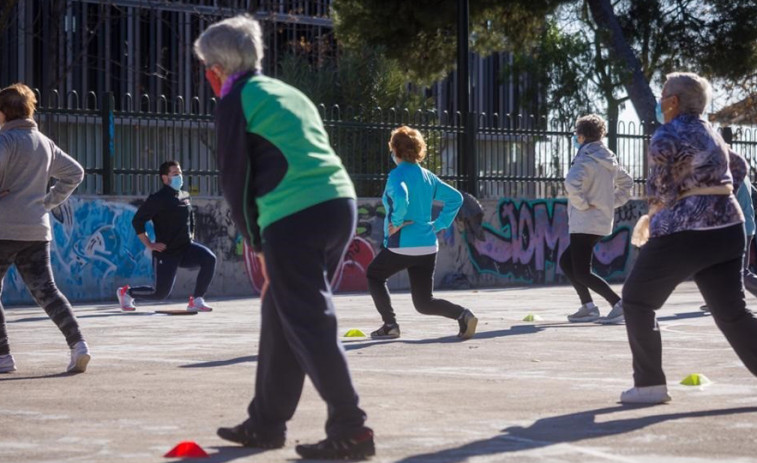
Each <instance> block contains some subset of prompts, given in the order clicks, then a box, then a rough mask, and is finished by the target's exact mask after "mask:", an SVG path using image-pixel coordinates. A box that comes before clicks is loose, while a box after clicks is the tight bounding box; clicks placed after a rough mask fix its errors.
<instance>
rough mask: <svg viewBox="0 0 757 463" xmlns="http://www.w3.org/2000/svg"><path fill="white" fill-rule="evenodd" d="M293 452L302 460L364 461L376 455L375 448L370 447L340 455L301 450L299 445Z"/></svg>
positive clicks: (332, 452)
mask: <svg viewBox="0 0 757 463" xmlns="http://www.w3.org/2000/svg"><path fill="white" fill-rule="evenodd" d="M294 450H295V452H297V454H298V455H299V456H301V457H302V458H306V459H308V460H365V459H367V458H368V457H372V456H375V455H376V447H375V446H371V447H370V448H367V449H363V450H361V451H356V452H354V453H353V452H343V453H340V452H338V451H331V452H328V451H326V452H324V451H318V450H311V449H308V448H302V447H300V446H299V445H298V446H297V447H295V448H294Z"/></svg>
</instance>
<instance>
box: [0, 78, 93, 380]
mask: <svg viewBox="0 0 757 463" xmlns="http://www.w3.org/2000/svg"><path fill="white" fill-rule="evenodd" d="M36 103H37V99H36V98H35V96H34V93H33V92H32V91H31V89H29V87H27V86H26V85H23V84H14V85H11V86H9V87H6V88H4V89H2V90H0V218H1V219H0V220H1V222H0V293H2V282H3V279H4V278H5V274H6V273H7V272H8V269H9V268H10V266H11V265H13V264H15V265H16V270H18V273H19V274H20V275H21V278H23V280H24V283H26V286H27V287H28V288H29V292H30V293H31V294H32V296H33V297H34V300H35V301H37V303H38V304H39V305H40V306H41V307H42V308H44V309H45V312H47V315H48V316H49V317H50V318H51V319H52V321H53V322H54V323H55V324H56V325H57V326H58V329H60V331H61V332H62V333H63V335H64V336H65V338H66V343H67V344H68V347H69V348H70V349H71V362H70V363H69V365H68V368H67V369H66V371H68V372H73V373H81V372H84V371H85V370H86V369H87V364H88V363H89V360H90V354H89V347H88V346H87V343H86V341H85V340H84V338H83V337H82V334H81V332H80V331H79V324H78V323H77V321H76V317H75V316H74V312H73V310H72V308H71V304H70V303H69V302H68V300H67V299H66V297H65V296H64V295H63V294H61V292H60V291H59V290H58V288H57V286H55V281H54V280H53V271H52V268H51V267H50V241H51V240H52V233H51V230H50V217H49V216H50V214H48V212H49V211H50V210H51V209H53V208H54V207H56V206H58V205H59V204H61V203H63V201H65V200H66V198H68V197H69V195H71V193H72V192H73V191H74V190H75V189H76V187H77V186H78V185H79V184H80V183H81V181H82V179H83V178H84V169H82V167H81V166H80V165H79V163H77V162H76V161H75V160H74V159H72V158H71V157H70V156H69V155H67V154H66V153H64V152H63V151H62V150H61V149H60V148H58V147H57V146H56V145H55V143H53V142H52V141H51V140H50V139H49V138H47V137H46V136H44V135H43V134H42V133H40V131H39V130H37V124H36V123H35V122H34V119H32V117H33V116H34V106H35V104H36ZM51 178H54V179H57V182H56V183H55V184H54V185H53V186H51V187H50V188H49V190H48V184H49V182H50V179H51ZM15 369H16V363H15V361H14V359H13V355H11V353H10V347H9V345H8V333H7V331H6V327H5V315H4V312H3V306H2V304H0V373H8V372H11V371H14V370H15Z"/></svg>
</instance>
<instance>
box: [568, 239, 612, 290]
mask: <svg viewBox="0 0 757 463" xmlns="http://www.w3.org/2000/svg"><path fill="white" fill-rule="evenodd" d="M602 238H603V237H602V236H601V235H589V234H587V233H571V234H570V244H568V247H567V248H565V251H564V252H563V254H562V256H561V257H560V268H561V269H562V271H563V273H564V274H565V276H566V277H568V280H569V281H570V282H571V284H573V288H575V290H576V293H578V298H579V299H580V300H581V304H587V303H589V302H592V298H591V294H589V290H590V289H591V290H592V291H594V292H595V293H597V294H599V295H600V296H602V297H603V298H605V300H607V302H609V303H610V305H615V304H616V303H617V302H618V301H619V300H620V296H618V295H617V294H616V293H615V291H613V290H612V288H610V285H608V284H607V282H606V281H605V280H603V279H602V278H601V277H600V276H599V275H597V274H596V273H594V272H593V271H592V270H591V259H592V256H593V254H594V246H596V244H597V243H599V240H601V239H602Z"/></svg>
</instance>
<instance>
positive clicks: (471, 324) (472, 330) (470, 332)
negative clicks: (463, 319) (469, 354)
mask: <svg viewBox="0 0 757 463" xmlns="http://www.w3.org/2000/svg"><path fill="white" fill-rule="evenodd" d="M476 326H478V318H476V317H472V318H470V319H469V320H468V324H467V327H466V329H465V333H463V334H461V335H459V337H460V339H462V340H463V341H465V340H467V339H470V338H472V337H473V336H474V335H475V334H476Z"/></svg>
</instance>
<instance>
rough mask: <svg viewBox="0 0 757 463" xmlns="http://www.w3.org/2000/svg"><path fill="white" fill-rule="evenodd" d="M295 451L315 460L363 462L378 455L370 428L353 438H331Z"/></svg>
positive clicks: (305, 445) (304, 445)
mask: <svg viewBox="0 0 757 463" xmlns="http://www.w3.org/2000/svg"><path fill="white" fill-rule="evenodd" d="M294 449H295V450H296V451H297V453H298V454H299V455H300V456H301V457H302V458H311V459H314V460H362V459H365V458H368V457H370V456H373V455H375V454H376V447H375V446H374V444H373V431H372V430H371V429H370V428H363V429H362V430H360V431H359V432H357V433H356V434H355V435H354V436H352V437H341V438H333V437H329V438H327V439H325V440H322V441H320V442H318V443H317V444H302V445H298V446H297V447H295V448H294Z"/></svg>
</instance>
